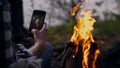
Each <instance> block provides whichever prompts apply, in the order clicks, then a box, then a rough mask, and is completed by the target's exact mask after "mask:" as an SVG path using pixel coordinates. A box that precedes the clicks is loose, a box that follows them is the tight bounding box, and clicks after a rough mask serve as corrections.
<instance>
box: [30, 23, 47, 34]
mask: <svg viewBox="0 0 120 68" xmlns="http://www.w3.org/2000/svg"><path fill="white" fill-rule="evenodd" d="M44 30H45V31H47V24H46V23H44V24H43V27H42V29H41V30H40V31H44ZM37 31H38V30H37V29H32V33H33V34H34V33H36V32H37Z"/></svg>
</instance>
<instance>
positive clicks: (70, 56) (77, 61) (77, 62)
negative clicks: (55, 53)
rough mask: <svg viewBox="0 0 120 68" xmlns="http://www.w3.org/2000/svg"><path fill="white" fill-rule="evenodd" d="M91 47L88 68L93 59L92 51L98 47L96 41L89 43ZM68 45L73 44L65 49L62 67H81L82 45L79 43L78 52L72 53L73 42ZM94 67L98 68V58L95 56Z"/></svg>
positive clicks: (90, 66)
mask: <svg viewBox="0 0 120 68" xmlns="http://www.w3.org/2000/svg"><path fill="white" fill-rule="evenodd" d="M91 45H92V46H91V48H90V55H89V58H88V59H89V63H88V64H89V68H93V67H92V63H93V60H94V52H95V51H96V50H97V49H98V47H97V44H96V43H91ZM68 46H73V47H69V48H68V49H67V51H66V56H65V59H64V63H63V64H64V65H63V68H82V59H83V53H82V46H81V43H80V44H79V47H78V52H77V53H76V54H74V52H73V49H74V48H75V47H74V46H75V44H73V43H71V42H70V43H68ZM95 65H96V68H99V67H100V66H99V58H97V61H96V62H95Z"/></svg>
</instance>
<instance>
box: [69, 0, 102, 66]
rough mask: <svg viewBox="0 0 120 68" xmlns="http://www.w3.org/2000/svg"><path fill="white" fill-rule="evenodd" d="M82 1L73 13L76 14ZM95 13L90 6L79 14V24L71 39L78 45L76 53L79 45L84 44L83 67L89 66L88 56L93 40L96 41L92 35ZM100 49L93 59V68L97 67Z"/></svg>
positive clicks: (75, 27)
mask: <svg viewBox="0 0 120 68" xmlns="http://www.w3.org/2000/svg"><path fill="white" fill-rule="evenodd" d="M86 1H88V0H86ZM80 5H81V3H78V4H77V5H76V6H75V7H74V8H73V10H72V13H71V15H72V16H74V15H75V12H76V11H77V10H78V9H79V6H80ZM92 16H93V14H92V13H91V11H90V9H89V8H85V9H83V10H82V11H81V13H80V14H79V17H78V18H77V24H76V25H75V26H74V32H73V35H72V37H71V39H70V41H71V42H73V43H74V44H75V45H76V48H75V54H76V53H77V52H78V45H79V42H81V45H82V53H83V59H82V68H89V67H88V56H89V53H90V47H91V42H94V39H93V36H92V30H93V25H94V23H95V22H96V20H95V19H94V18H92ZM99 53H100V52H99V50H96V51H95V57H94V60H93V65H92V66H93V68H96V67H95V62H96V58H97V56H98V54H99Z"/></svg>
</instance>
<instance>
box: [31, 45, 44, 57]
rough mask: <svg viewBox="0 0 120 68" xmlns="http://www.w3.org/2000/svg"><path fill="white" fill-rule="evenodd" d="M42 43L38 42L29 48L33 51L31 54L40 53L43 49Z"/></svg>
mask: <svg viewBox="0 0 120 68" xmlns="http://www.w3.org/2000/svg"><path fill="white" fill-rule="evenodd" d="M44 45H45V44H43V43H39V44H34V45H33V46H32V47H31V48H29V50H30V51H31V52H32V53H33V55H40V54H41V53H42V52H43V50H44Z"/></svg>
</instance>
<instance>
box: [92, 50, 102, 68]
mask: <svg viewBox="0 0 120 68" xmlns="http://www.w3.org/2000/svg"><path fill="white" fill-rule="evenodd" d="M99 54H100V51H99V50H98V49H97V50H96V51H95V53H94V60H93V63H92V67H93V68H97V67H96V65H95V63H96V60H97V57H98V55H99Z"/></svg>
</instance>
